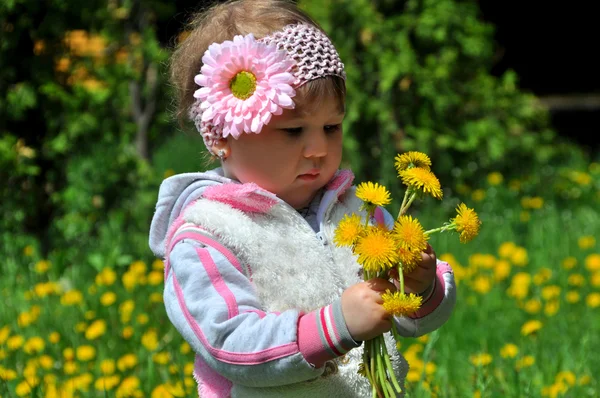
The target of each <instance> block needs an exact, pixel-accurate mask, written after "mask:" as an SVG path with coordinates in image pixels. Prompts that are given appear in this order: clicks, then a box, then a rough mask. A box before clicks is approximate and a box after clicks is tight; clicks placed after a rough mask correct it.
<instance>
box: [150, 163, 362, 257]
mask: <svg viewBox="0 0 600 398" xmlns="http://www.w3.org/2000/svg"><path fill="white" fill-rule="evenodd" d="M353 180H354V174H352V172H351V171H350V170H338V171H337V172H336V174H335V175H334V176H333V178H332V179H331V181H329V183H328V184H327V185H326V186H325V187H324V189H325V193H324V195H323V198H322V199H321V204H320V206H319V210H318V213H317V219H318V220H322V219H323V218H324V213H325V211H326V210H327V209H328V208H329V205H330V204H331V203H333V202H335V201H336V200H337V199H338V197H339V196H340V195H342V194H343V193H344V192H345V191H346V190H347V189H348V188H349V187H350V186H351V184H352V181H353ZM200 197H204V198H207V199H211V200H215V201H218V202H223V203H227V204H228V205H230V206H232V207H233V208H237V209H239V210H241V211H248V212H263V213H264V212H268V211H269V209H270V208H271V207H272V206H274V205H275V204H276V203H278V202H280V201H281V199H279V198H277V196H276V195H275V194H273V193H271V192H268V191H266V190H264V189H262V188H260V187H259V186H258V185H256V184H254V183H247V184H240V183H239V182H238V181H235V180H232V179H230V178H227V177H225V176H224V174H223V169H222V168H217V169H214V170H210V171H207V172H204V173H184V174H177V175H174V176H172V177H169V178H167V179H165V180H164V181H163V182H162V184H161V185H160V189H159V192H158V201H157V203H156V210H155V212H154V217H153V218H152V224H151V225H150V238H149V244H150V249H151V250H152V252H153V253H154V255H156V256H157V257H159V258H163V259H164V257H165V254H166V240H167V238H168V234H169V232H170V228H171V226H172V224H173V223H174V222H175V221H176V220H177V218H178V217H179V216H180V214H181V213H182V212H183V211H184V210H185V209H186V208H187V207H188V205H190V204H191V203H193V202H194V201H195V200H197V199H199V198H200Z"/></svg>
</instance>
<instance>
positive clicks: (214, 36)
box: [169, 0, 346, 125]
mask: <svg viewBox="0 0 600 398" xmlns="http://www.w3.org/2000/svg"><path fill="white" fill-rule="evenodd" d="M296 23H306V24H310V25H313V26H315V27H317V28H319V29H320V30H323V29H322V28H321V27H320V26H319V25H318V24H317V23H316V22H315V21H314V20H313V19H312V18H311V17H309V16H308V15H307V14H306V13H304V12H303V11H301V10H299V9H298V7H297V6H296V4H295V3H294V2H292V1H289V0H230V1H227V2H225V3H223V4H216V5H213V6H211V7H209V8H208V9H207V10H204V11H200V12H199V13H198V14H195V15H194V16H192V19H191V22H189V24H188V26H187V28H186V31H187V32H189V35H188V36H187V37H186V38H185V39H184V40H183V41H182V42H180V43H179V45H178V46H177V47H176V49H175V51H174V53H173V55H172V58H171V63H170V65H169V67H170V80H171V84H172V85H173V86H174V88H175V92H176V100H177V119H179V121H180V123H181V124H182V125H185V124H186V122H187V121H188V120H189V119H188V111H189V109H190V106H191V105H192V103H193V102H194V100H195V99H194V97H193V94H194V91H196V90H197V89H198V86H197V85H196V83H195V82H194V76H195V75H197V74H198V73H200V68H201V67H202V56H203V55H204V52H205V51H206V50H207V49H208V46H209V45H211V44H212V43H222V42H224V41H226V40H232V39H233V37H234V36H236V35H242V36H245V35H247V34H249V33H252V34H253V35H254V37H255V38H257V39H260V38H262V37H264V36H267V35H268V34H270V33H272V32H276V31H279V30H281V29H283V28H284V27H285V26H286V25H289V24H296ZM296 91H297V95H296V97H294V102H295V103H296V108H299V109H302V110H303V111H310V109H313V107H317V106H319V101H320V100H322V99H323V98H327V97H329V96H333V97H334V98H335V99H336V100H337V101H338V104H339V106H340V108H341V109H343V108H344V106H345V96H346V85H345V82H344V80H343V79H341V78H339V77H336V76H328V77H325V78H319V79H315V80H311V81H309V82H308V83H306V84H304V85H303V86H302V87H300V88H298V89H297V90H296ZM308 107H310V109H307V108H308Z"/></svg>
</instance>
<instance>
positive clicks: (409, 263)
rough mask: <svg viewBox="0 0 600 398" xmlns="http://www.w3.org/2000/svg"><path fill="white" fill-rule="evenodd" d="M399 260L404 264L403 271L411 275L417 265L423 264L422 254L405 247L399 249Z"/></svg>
mask: <svg viewBox="0 0 600 398" xmlns="http://www.w3.org/2000/svg"><path fill="white" fill-rule="evenodd" d="M396 250H397V256H398V260H399V261H400V262H401V263H402V270H403V271H404V273H407V274H408V273H410V272H411V271H413V270H414V269H415V268H417V265H418V264H419V263H420V262H421V252H420V251H417V250H410V249H407V248H405V247H397V248H396Z"/></svg>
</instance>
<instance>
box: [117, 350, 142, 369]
mask: <svg viewBox="0 0 600 398" xmlns="http://www.w3.org/2000/svg"><path fill="white" fill-rule="evenodd" d="M137 364H138V358H137V356H136V355H135V354H125V355H123V356H122V357H120V358H119V359H117V368H118V369H119V371H121V372H124V371H126V370H128V369H133V368H134V367H135V366H136V365H137Z"/></svg>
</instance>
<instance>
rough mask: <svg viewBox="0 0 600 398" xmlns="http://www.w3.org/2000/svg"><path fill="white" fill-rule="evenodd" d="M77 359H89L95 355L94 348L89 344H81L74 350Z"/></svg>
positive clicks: (85, 360) (84, 360)
mask: <svg viewBox="0 0 600 398" xmlns="http://www.w3.org/2000/svg"><path fill="white" fill-rule="evenodd" d="M75 355H76V356H77V359H78V360H79V361H81V362H87V361H91V360H92V359H94V358H95V357H96V348H94V347H93V346H91V345H82V346H79V347H77V350H76V351H75Z"/></svg>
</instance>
